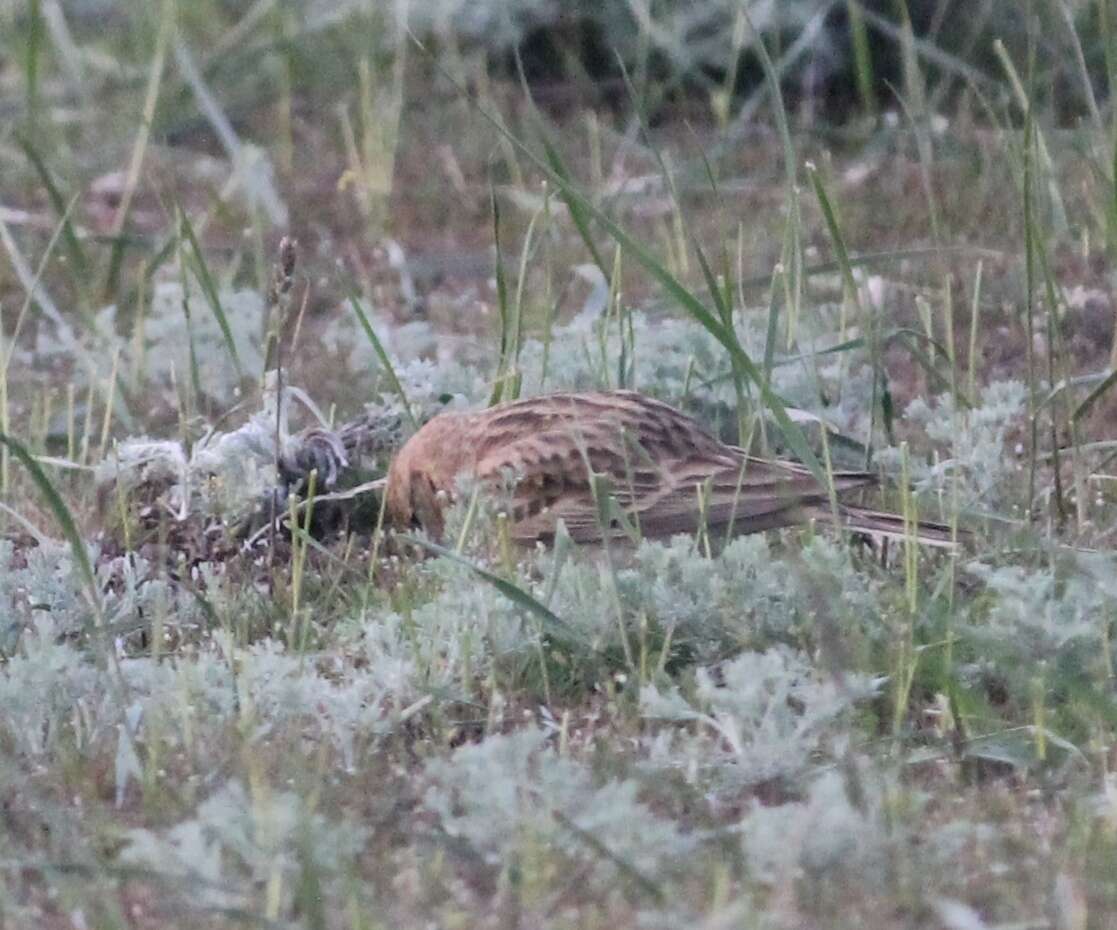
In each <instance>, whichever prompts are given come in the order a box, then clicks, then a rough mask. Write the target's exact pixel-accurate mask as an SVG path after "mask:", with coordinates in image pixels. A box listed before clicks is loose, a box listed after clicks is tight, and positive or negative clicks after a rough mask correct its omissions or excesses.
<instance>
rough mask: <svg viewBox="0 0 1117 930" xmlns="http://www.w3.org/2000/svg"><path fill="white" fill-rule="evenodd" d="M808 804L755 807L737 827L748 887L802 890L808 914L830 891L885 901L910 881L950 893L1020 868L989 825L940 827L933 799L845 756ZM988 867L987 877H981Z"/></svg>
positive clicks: (963, 822)
mask: <svg viewBox="0 0 1117 930" xmlns="http://www.w3.org/2000/svg"><path fill="white" fill-rule="evenodd" d="M804 795H805V796H804V797H803V798H802V799H801V800H796V801H791V802H788V803H783V804H776V805H765V804H760V803H754V804H753V806H752V808H751V810H750V811H749V812H748V813H747V814H746V815H745V817H744V818H743V819H742V820H741V822H740V824H739V828H738V829H739V832H740V835H741V842H742V845H743V847H744V851H745V855H746V859H747V862H748V866H749V877H750V879H751V880H753V881H755V882H757V883H759V884H760V885H763V886H769V887H771V888H773V889H775V888H783V889H790V888H797V889H798V891H799V894H800V896H801V897H802V898H804V899H805V903H808V904H809V905H810V906H812V907H814V906H818V904H819V902H825V901H826V900H827V896H826V895H825V894H821V893H820V892H823V891H824V889H826V888H831V889H847V890H848V889H853V888H855V889H858V890H859V891H860V892H861V893H864V894H868V895H877V894H882V893H887V892H888V891H889V886H890V885H891V884H892V883H894V882H896V881H903V880H905V879H907V880H909V881H910V876H911V875H912V874H913V870H915V872H916V873H917V874H918V878H917V881H916V887H917V888H918V889H919V890H920V891H921V892H922V893H924V894H936V893H938V894H941V893H943V892H947V893H953V892H954V891H955V889H957V888H958V887H961V886H965V885H967V884H971V883H973V882H974V881H985V882H990V883H991V882H994V881H996V880H997V879H998V878H1003V877H1004V876H1005V875H1006V874H1009V873H1011V872H1012V871H1014V870H1016V869H1020V867H1021V866H1020V865H1019V859H1020V852H1019V848H1018V847H1012V846H1009V845H1008V844H1009V843H1010V842H1011V840H1010V838H1009V837H1008V836H1006V835H1005V834H1004V833H1003V832H1002V831H1001V830H1000V829H998V828H997V827H996V826H993V825H991V824H987V823H983V822H981V821H980V820H975V819H972V818H970V817H965V818H964V819H958V820H947V821H945V822H942V821H938V820H937V819H936V818H934V817H928V816H926V814H925V813H924V811H925V808H926V806H927V804H928V802H930V801H931V798H930V796H929V795H926V794H923V793H921V792H918V791H915V790H913V789H912V788H911V787H910V786H907V785H905V784H904V783H903V782H902V781H901V780H899V779H897V778H896V777H895V776H894V775H893V774H890V773H888V772H886V771H881V770H880V769H879V767H876V766H873V765H872V764H870V763H869V762H868V761H867V760H865V759H861V758H856V757H847V758H846V759H844V760H843V762H842V763H841V764H840V766H839V767H838V768H834V769H830V770H828V771H825V772H823V773H822V774H821V775H819V776H818V777H817V778H815V779H814V780H813V781H812V782H811V783H810V785H809V786H808V787H807V788H806V790H805V792H804ZM975 863H982V864H983V868H984V870H985V871H984V874H982V875H980V876H978V875H975V873H974V864H975Z"/></svg>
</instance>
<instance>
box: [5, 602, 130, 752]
mask: <svg viewBox="0 0 1117 930" xmlns="http://www.w3.org/2000/svg"><path fill="white" fill-rule="evenodd" d="M106 684H107V681H106V678H105V675H104V673H103V672H101V671H100V670H98V669H97V668H96V667H95V666H94V665H93V663H92V662H91V661H90V659H89V656H88V655H86V654H84V653H83V652H79V651H78V650H77V649H75V648H74V647H72V646H70V645H67V644H64V643H60V642H59V641H58V636H57V630H56V628H55V626H54V623H53V622H52V620H51V619H50V618H49V617H47V616H45V615H40V617H39V618H38V619H37V620H36V621H35V625H34V629H33V630H32V631H31V632H30V633H29V634H28V635H25V636H24V637H23V639H22V642H21V650H20V652H19V653H18V654H17V655H14V656H12V657H11V658H10V659H9V660H8V661H7V662H6V663H5V664H4V666H3V669H2V670H0V707H2V708H3V714H2V715H0V729H2V730H3V731H4V733H5V735H6V736H7V738H9V739H11V740H12V742H13V745H14V747H15V749H16V752H17V753H19V754H20V755H24V756H27V757H30V758H33V759H40V758H41V757H43V756H45V755H47V754H49V753H50V752H52V751H53V750H54V749H55V747H56V746H57V744H58V741H59V739H60V738H61V737H62V736H63V734H66V735H67V736H68V737H69V738H70V739H72V740H73V742H74V743H75V744H76V745H77V746H78V747H79V748H81V749H83V750H84V749H86V748H87V747H88V746H90V745H91V744H92V743H94V742H95V741H96V740H97V739H99V738H101V737H103V736H105V735H106V733H107V732H108V729H109V728H111V721H112V719H113V714H112V713H111V706H112V699H111V696H110V694H109V693H108V690H107V688H106V687H105V686H106Z"/></svg>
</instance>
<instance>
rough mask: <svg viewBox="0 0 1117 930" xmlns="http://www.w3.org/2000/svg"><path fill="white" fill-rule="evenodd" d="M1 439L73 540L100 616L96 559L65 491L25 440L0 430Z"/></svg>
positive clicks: (79, 565)
mask: <svg viewBox="0 0 1117 930" xmlns="http://www.w3.org/2000/svg"><path fill="white" fill-rule="evenodd" d="M0 443H3V444H4V445H5V446H6V447H7V448H8V450H9V451H10V452H11V453H12V455H14V456H15V457H16V458H17V459H18V460H19V461H20V462H21V463H22V464H23V467H24V468H26V469H27V473H28V474H29V475H30V476H31V480H32V481H33V482H34V483H35V486H36V487H37V488H38V489H39V493H41V494H42V495H43V497H44V498H45V499H46V502H47V506H48V507H49V508H50V511H51V513H52V514H54V519H55V520H57V521H58V525H59V526H60V527H61V528H62V535H63V536H64V537H65V538H66V542H68V543H69V544H70V551H71V552H72V553H73V556H74V561H75V562H76V563H77V566H78V570H79V571H80V572H81V577H82V581H83V582H84V583H85V587H86V591H87V593H88V594H89V598H90V601H91V602H92V604H93V609H94V610H95V611H96V614H97V617H98V618H100V616H101V592H100V590H99V589H98V587H97V575H96V574H95V573H94V571H93V563H92V562H90V560H89V552H88V550H87V549H86V548H85V541H84V540H83V539H82V538H81V533H80V532H79V531H78V525H77V521H75V520H74V516H73V514H72V513H70V508H69V507H67V506H66V502H65V501H64V500H63V499H62V495H61V494H59V493H58V490H57V488H55V486H54V484H53V483H52V482H51V480H50V478H48V477H47V474H46V472H44V471H43V468H42V466H41V465H40V464H39V463H38V461H36V459H35V456H33V455H32V454H31V453H30V452H29V451H28V450H27V448H26V447H25V446H24V445H23V443H21V442H19V441H18V440H17V439H15V438H13V437H12V436H8V435H6V434H4V433H0Z"/></svg>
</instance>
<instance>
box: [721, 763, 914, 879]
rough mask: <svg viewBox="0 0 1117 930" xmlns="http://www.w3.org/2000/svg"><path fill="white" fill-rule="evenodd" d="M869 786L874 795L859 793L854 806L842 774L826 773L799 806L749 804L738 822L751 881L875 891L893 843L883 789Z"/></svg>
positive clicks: (796, 804)
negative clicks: (824, 882) (822, 883)
mask: <svg viewBox="0 0 1117 930" xmlns="http://www.w3.org/2000/svg"><path fill="white" fill-rule="evenodd" d="M862 787H864V785H862ZM871 787H872V788H874V789H876V790H871V791H864V790H863V791H861V792H859V796H858V798H857V801H856V803H855V802H854V801H853V800H851V798H850V792H849V790H848V785H847V781H846V779H845V778H843V776H842V773H840V772H838V771H828V772H825V773H823V774H822V775H821V776H820V777H819V778H817V779H816V780H815V781H814V783H813V784H812V785H811V786H810V789H809V791H808V793H807V797H806V799H805V800H803V801H801V802H793V803H789V804H780V805H775V806H764V805H762V804H756V805H754V807H753V808H752V810H751V811H750V812H749V814H748V815H747V816H746V817H745V818H744V820H743V821H742V822H741V837H742V842H743V844H744V847H745V854H746V856H747V858H748V863H749V874H750V877H751V878H752V879H753V880H754V881H757V882H760V883H761V884H764V885H771V886H786V885H788V884H791V883H792V882H796V881H798V880H800V879H806V880H808V881H811V882H818V881H822V880H824V879H830V880H833V881H837V882H840V883H845V882H853V883H856V884H857V885H858V886H864V887H866V889H868V888H870V887H871V888H872V890H873V891H874V892H875V891H879V890H880V888H879V885H880V883H881V882H883V881H884V880H885V878H886V876H887V874H888V871H889V867H890V862H891V853H892V839H891V838H890V835H889V827H888V821H887V820H886V814H885V812H884V809H883V805H884V799H883V797H882V795H881V790H880V789H881V788H882V787H883V786H878V785H872V786H871ZM872 886H875V887H872Z"/></svg>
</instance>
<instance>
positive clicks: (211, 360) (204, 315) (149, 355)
mask: <svg viewBox="0 0 1117 930" xmlns="http://www.w3.org/2000/svg"><path fill="white" fill-rule="evenodd" d="M218 299H219V300H220V302H221V308H222V310H223V311H224V313H225V319H226V321H227V323H228V325H229V330H230V333H231V335H232V338H233V344H234V345H235V346H236V349H237V356H238V358H239V359H240V365H241V371H242V372H243V373H244V374H245V375H255V374H256V373H258V372H260V371H262V370H263V367H264V345H263V338H264V334H263V332H262V325H263V318H264V309H265V308H264V299H263V297H261V296H260V294H258V293H257V292H255V291H222V292H220V293H219V295H218ZM187 304H188V306H189V314H190V319H189V323H187V318H186V310H185V305H187ZM118 312H119V311H118V309H117V307H116V306H115V305H113V306H109V307H106V308H105V309H103V310H102V311H101V312H100V313H99V314H98V323H99V324H100V326H101V329H102V331H103V332H106V333H113V332H115V327H116V316H117V313H118ZM191 345H193V349H194V360H195V362H196V364H197V366H198V381H199V383H200V384H201V386H202V389H203V390H204V391H205V392H206V393H207V394H208V395H209V396H210V397H213V398H216V399H218V400H221V401H228V400H229V399H230V398H232V397H235V396H236V392H237V388H238V387H239V383H238V382H239V377H238V375H237V369H236V366H235V365H234V364H233V359H232V356H231V355H230V354H229V349H228V346H227V345H226V342H225V337H224V334H223V333H222V332H221V327H220V325H219V324H218V322H217V317H216V316H215V315H214V313H213V311H212V310H211V309H210V305H209V303H208V301H207V299H206V297H205V295H204V294H203V293H202V291H201V290H200V288H197V287H195V286H193V285H190V286H187V287H183V285H182V284H181V283H180V282H178V281H161V282H158V283H157V284H156V285H155V290H154V292H153V293H152V295H151V303H150V306H149V307H148V308H147V310H146V312H145V314H144V319H143V344H142V346H138V345H137V341H136V340H135V339H128V340H118V341H115V342H114V343H113V351H109V352H107V353H105V355H104V358H105V361H106V370H105V371H103V372H101V374H102V376H103V377H104V376H108V375H109V373H110V371H109V368H108V365H110V364H111V361H112V359H113V352H114V351H115V349H116V347H117V346H119V348H120V350H121V356H120V365H121V367H122V368H123V369H124V370H128V369H129V368H131V367H133V366H136V365H139V364H140V363H141V362H142V364H143V368H144V371H145V372H146V374H147V376H148V378H149V379H150V380H151V381H152V382H154V383H155V384H156V385H158V386H159V387H162V388H167V389H170V388H171V386H172V374H173V377H174V378H176V379H177V380H178V381H179V382H180V383H181V382H184V381H187V380H189V379H190V377H191V374H190V370H191V369H190V349H191ZM137 352H139V353H142V355H141V357H139V358H137V357H136V355H137Z"/></svg>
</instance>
